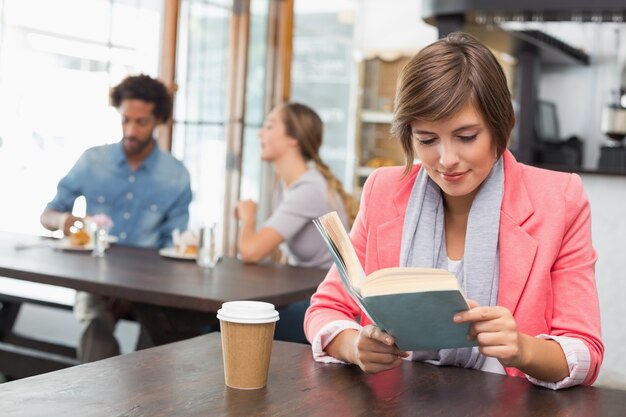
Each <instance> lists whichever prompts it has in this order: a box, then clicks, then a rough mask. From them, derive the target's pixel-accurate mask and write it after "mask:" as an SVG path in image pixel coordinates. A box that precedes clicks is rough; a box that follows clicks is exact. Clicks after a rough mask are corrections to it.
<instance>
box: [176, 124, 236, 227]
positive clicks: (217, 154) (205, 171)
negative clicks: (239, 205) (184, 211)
mask: <svg viewBox="0 0 626 417" xmlns="http://www.w3.org/2000/svg"><path fill="white" fill-rule="evenodd" d="M174 135H175V137H178V138H185V141H184V145H183V149H182V154H183V155H184V161H185V166H186V167H187V169H188V170H189V174H190V175H191V190H192V193H193V201H192V202H191V206H190V207H189V210H190V218H191V220H190V227H197V226H200V225H201V223H204V222H220V220H221V218H222V210H223V202H224V173H225V161H226V142H225V141H224V128H223V127H221V126H210V125H185V124H182V123H177V124H176V127H175V131H174ZM175 156H177V157H179V158H180V156H179V155H175Z"/></svg>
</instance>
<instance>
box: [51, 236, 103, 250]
mask: <svg viewBox="0 0 626 417" xmlns="http://www.w3.org/2000/svg"><path fill="white" fill-rule="evenodd" d="M51 246H52V247H53V248H55V249H59V250H65V251H71V252H87V251H92V250H93V243H92V242H89V243H87V244H86V245H80V246H76V245H72V244H70V240H69V239H65V238H64V239H59V240H58V241H56V242H54V243H52V245H51Z"/></svg>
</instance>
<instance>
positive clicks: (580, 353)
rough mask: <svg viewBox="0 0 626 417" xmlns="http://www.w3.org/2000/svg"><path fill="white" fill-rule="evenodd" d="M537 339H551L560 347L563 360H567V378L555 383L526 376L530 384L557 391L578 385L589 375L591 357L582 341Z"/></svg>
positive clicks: (563, 338)
mask: <svg viewBox="0 0 626 417" xmlns="http://www.w3.org/2000/svg"><path fill="white" fill-rule="evenodd" d="M537 338H538V339H544V340H549V339H551V340H554V341H555V342H557V343H558V344H559V345H561V349H563V352H564V353H565V358H566V359H567V367H568V368H569V376H566V377H565V378H563V379H562V380H560V381H557V382H545V381H540V380H538V379H536V378H533V377H531V376H528V375H526V378H528V380H529V381H530V382H532V383H533V384H535V385H539V386H542V387H545V388H549V389H553V390H557V389H563V388H568V387H573V386H574V385H580V384H582V383H583V382H584V381H585V378H587V374H588V373H589V365H590V363H591V355H590V354H589V348H587V345H585V344H584V343H583V341H582V340H580V339H576V338H573V337H567V336H550V335H547V334H540V335H538V336H537Z"/></svg>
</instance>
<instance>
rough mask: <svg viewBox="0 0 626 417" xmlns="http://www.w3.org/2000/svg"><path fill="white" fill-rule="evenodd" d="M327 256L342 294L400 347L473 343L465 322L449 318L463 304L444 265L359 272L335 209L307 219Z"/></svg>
mask: <svg viewBox="0 0 626 417" xmlns="http://www.w3.org/2000/svg"><path fill="white" fill-rule="evenodd" d="M313 222H314V223H315V226H316V227H317V229H318V230H319V232H320V233H321V235H322V237H323V239H324V242H325V243H326V246H327V247H328V250H329V251H330V253H331V254H332V256H333V260H334V261H335V265H336V266H337V270H338V271H339V276H340V277H341V280H342V282H343V285H344V286H345V288H346V290H347V291H348V293H349V294H350V295H351V296H352V298H354V300H355V301H356V303H357V304H358V305H359V306H360V307H361V310H363V312H365V314H366V315H367V316H368V317H369V319H370V320H371V321H372V323H374V324H375V325H376V326H377V327H379V328H380V329H382V330H384V331H385V332H387V333H388V334H390V335H391V336H393V337H394V338H395V339H396V345H397V346H398V348H399V349H401V350H403V351H411V350H431V349H448V348H460V347H470V346H476V345H477V343H476V342H475V341H470V340H468V339H467V332H468V330H469V327H470V323H454V322H453V321H452V317H453V316H454V314H455V313H458V312H460V311H465V310H468V309H469V304H468V302H467V299H466V298H465V295H464V294H463V290H462V288H461V287H460V285H459V283H458V280H457V279H456V277H455V276H454V275H453V274H452V273H450V272H449V271H447V270H445V269H436V268H408V267H407V268H405V267H394V268H384V269H380V270H378V271H375V272H372V273H371V274H369V275H366V274H365V271H364V270H363V267H362V266H361V263H360V261H359V258H358V256H357V254H356V251H355V250H354V247H353V246H352V242H351V241H350V237H349V236H348V233H347V232H346V230H345V228H344V227H343V224H342V223H341V220H340V218H339V216H338V215H337V213H336V212H331V213H328V214H325V215H323V216H321V217H319V218H317V219H315V220H313Z"/></svg>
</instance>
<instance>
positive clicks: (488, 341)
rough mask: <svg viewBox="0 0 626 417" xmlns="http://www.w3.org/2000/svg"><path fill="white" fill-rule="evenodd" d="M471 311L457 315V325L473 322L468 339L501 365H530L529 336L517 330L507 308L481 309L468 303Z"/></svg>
mask: <svg viewBox="0 0 626 417" xmlns="http://www.w3.org/2000/svg"><path fill="white" fill-rule="evenodd" d="M469 304H470V310H468V311H463V312H461V313H458V314H455V316H454V322H455V323H465V322H471V323H472V325H471V327H470V330H469V332H468V337H469V338H470V339H472V340H476V341H477V342H478V345H479V349H480V353H482V354H483V355H485V356H491V357H493V358H497V359H498V360H499V361H500V363H501V364H502V366H505V367H514V368H523V367H525V366H527V364H528V360H527V355H526V354H525V353H526V349H525V347H526V344H527V336H526V335H524V334H522V333H520V332H518V331H517V323H516V322H515V319H514V318H513V315H512V314H511V312H510V311H509V310H508V309H507V308H505V307H499V306H495V307H481V306H480V305H479V304H478V303H477V302H476V301H474V300H469Z"/></svg>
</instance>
